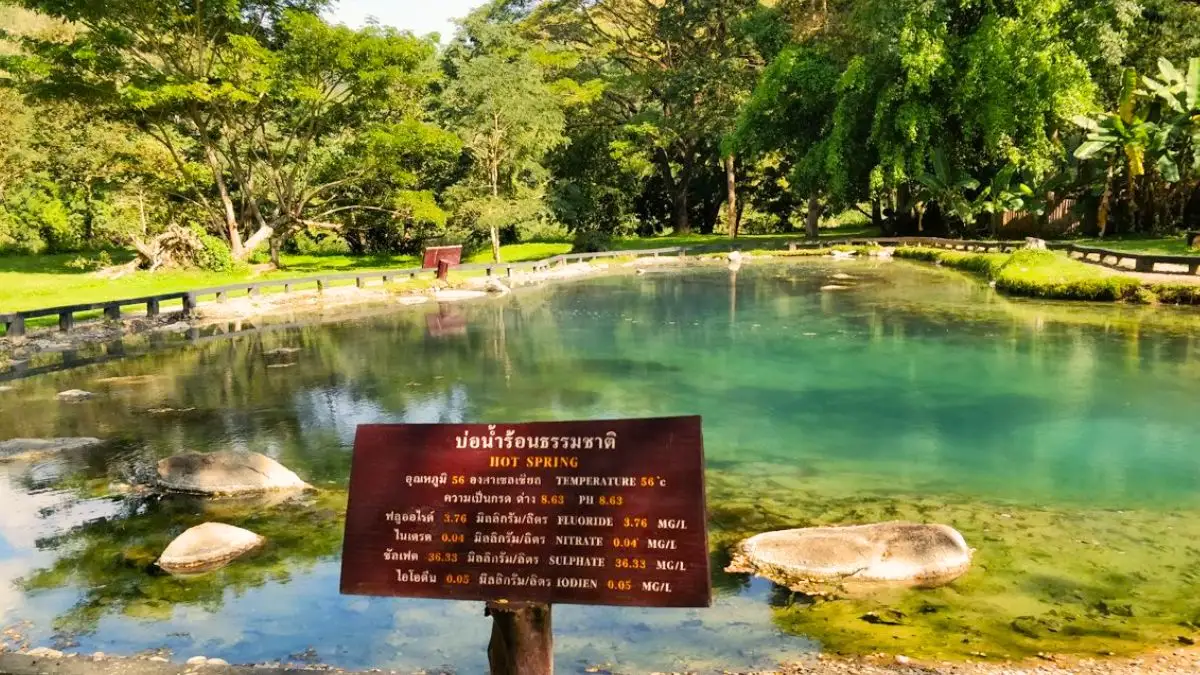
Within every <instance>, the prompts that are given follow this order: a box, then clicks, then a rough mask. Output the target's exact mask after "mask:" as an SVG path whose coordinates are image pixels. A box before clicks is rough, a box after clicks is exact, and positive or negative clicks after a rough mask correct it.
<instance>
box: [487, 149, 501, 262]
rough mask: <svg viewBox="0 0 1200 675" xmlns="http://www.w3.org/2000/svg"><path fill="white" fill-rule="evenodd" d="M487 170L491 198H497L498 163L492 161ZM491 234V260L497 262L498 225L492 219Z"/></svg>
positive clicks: (498, 257)
mask: <svg viewBox="0 0 1200 675" xmlns="http://www.w3.org/2000/svg"><path fill="white" fill-rule="evenodd" d="M489 170H490V172H491V179H492V199H493V200H499V199H500V164H499V163H498V162H492V165H491V167H489ZM491 235H492V262H497V263H498V262H500V226H498V225H497V224H496V221H495V220H492V226H491Z"/></svg>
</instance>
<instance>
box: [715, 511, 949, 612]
mask: <svg viewBox="0 0 1200 675" xmlns="http://www.w3.org/2000/svg"><path fill="white" fill-rule="evenodd" d="M971 553H972V552H971V549H970V548H969V547H968V546H967V542H966V540H964V539H963V536H962V535H961V534H960V533H959V532H958V531H957V530H955V529H954V528H952V527H950V526H948V525H921V524H917V523H905V522H887V523H877V524H873V525H851V526H843V527H811V528H802V529H796V530H781V531H778V532H767V533H764V534H759V535H756V536H753V537H750V538H749V539H747V540H745V541H743V542H741V543H740V544H738V546H737V547H736V548H735V550H734V552H733V559H732V561H731V562H730V564H729V567H727V568H726V571H727V572H731V573H741V574H757V575H759V576H762V577H765V578H767V579H769V580H771V581H773V582H775V583H777V584H779V585H781V586H786V587H788V588H790V589H791V590H794V591H798V592H803V593H809V594H813V595H817V594H820V593H821V592H822V590H823V589H824V588H827V587H829V586H830V585H838V584H843V583H847V584H853V583H856V582H857V583H863V584H897V585H910V586H919V587H933V586H940V585H943V584H947V583H949V582H951V581H953V580H954V579H956V578H958V577H960V576H962V575H963V574H964V573H966V571H967V570H968V569H969V568H970V566H971Z"/></svg>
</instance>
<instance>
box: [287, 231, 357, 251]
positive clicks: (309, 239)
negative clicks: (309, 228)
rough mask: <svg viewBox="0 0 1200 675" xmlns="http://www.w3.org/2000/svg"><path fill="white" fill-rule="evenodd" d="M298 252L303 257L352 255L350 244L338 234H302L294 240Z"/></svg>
mask: <svg viewBox="0 0 1200 675" xmlns="http://www.w3.org/2000/svg"><path fill="white" fill-rule="evenodd" d="M294 242H295V246H296V252H297V253H300V254H302V255H346V254H348V253H350V244H349V243H348V242H347V241H346V240H345V239H344V238H342V237H341V236H338V235H336V234H324V235H321V234H318V235H310V234H309V233H307V232H301V233H299V234H297V235H296V239H295V240H294Z"/></svg>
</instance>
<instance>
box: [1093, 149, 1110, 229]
mask: <svg viewBox="0 0 1200 675" xmlns="http://www.w3.org/2000/svg"><path fill="white" fill-rule="evenodd" d="M1112 178H1113V169H1112V166H1109V167H1108V177H1107V178H1106V179H1105V180H1104V196H1103V197H1101V198H1100V212H1099V213H1097V214H1096V224H1097V225H1099V226H1100V237H1101V238H1104V235H1105V234H1107V233H1108V210H1109V200H1111V199H1112Z"/></svg>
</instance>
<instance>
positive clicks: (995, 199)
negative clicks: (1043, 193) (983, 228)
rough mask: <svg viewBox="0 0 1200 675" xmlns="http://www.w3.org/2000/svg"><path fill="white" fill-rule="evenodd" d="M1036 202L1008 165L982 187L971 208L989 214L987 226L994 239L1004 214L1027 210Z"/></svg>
mask: <svg viewBox="0 0 1200 675" xmlns="http://www.w3.org/2000/svg"><path fill="white" fill-rule="evenodd" d="M1036 202H1037V200H1036V199H1035V196H1034V192H1033V188H1031V187H1029V186H1028V185H1026V184H1025V183H1023V182H1021V181H1020V179H1019V177H1018V175H1017V167H1016V166H1014V165H1012V164H1009V165H1007V166H1005V167H1004V168H1003V169H1000V171H998V172H997V173H996V175H995V176H994V177H992V180H991V182H990V183H988V184H987V185H985V186H984V187H983V190H982V191H981V192H980V193H979V196H977V197H976V198H975V201H974V204H973V206H972V208H973V210H974V211H975V212H977V213H987V214H989V218H988V220H989V226H990V227H991V233H992V236H993V237H994V236H996V233H997V232H998V231H999V228H1000V220H1001V218H1003V217H1004V214H1005V213H1007V212H1009V211H1023V210H1028V209H1027V206H1029V205H1036ZM1035 210H1036V209H1035ZM1037 213H1038V215H1041V213H1042V212H1041V211H1040V210H1037Z"/></svg>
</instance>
